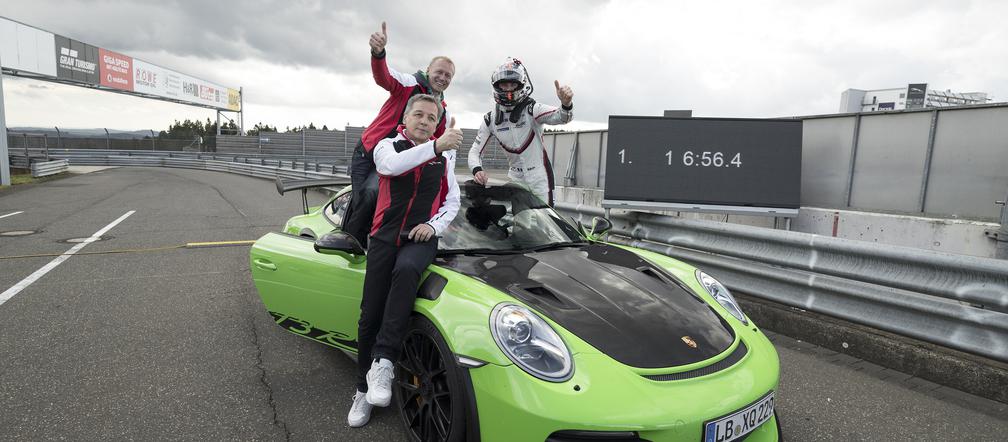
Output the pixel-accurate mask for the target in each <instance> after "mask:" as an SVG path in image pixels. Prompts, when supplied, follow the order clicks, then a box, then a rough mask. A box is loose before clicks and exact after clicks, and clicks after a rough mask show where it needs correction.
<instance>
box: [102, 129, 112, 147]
mask: <svg viewBox="0 0 1008 442" xmlns="http://www.w3.org/2000/svg"><path fill="white" fill-rule="evenodd" d="M102 129H105V150H112V141H111V140H110V139H109V133H108V128H102Z"/></svg>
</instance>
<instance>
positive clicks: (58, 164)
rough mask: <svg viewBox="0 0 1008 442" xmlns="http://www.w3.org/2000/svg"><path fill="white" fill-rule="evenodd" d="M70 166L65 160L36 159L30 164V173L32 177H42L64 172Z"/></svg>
mask: <svg viewBox="0 0 1008 442" xmlns="http://www.w3.org/2000/svg"><path fill="white" fill-rule="evenodd" d="M69 168H70V163H69V162H68V161H67V160H55V161H36V162H34V163H32V164H31V174H32V176H33V177H36V178H38V177H43V176H49V175H56V174H57V173H63V172H66V171H67V170H68V169H69Z"/></svg>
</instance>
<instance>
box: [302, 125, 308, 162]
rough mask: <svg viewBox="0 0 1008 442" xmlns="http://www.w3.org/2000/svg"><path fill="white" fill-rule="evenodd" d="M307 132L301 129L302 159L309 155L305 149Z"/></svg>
mask: <svg viewBox="0 0 1008 442" xmlns="http://www.w3.org/2000/svg"><path fill="white" fill-rule="evenodd" d="M307 132H308V129H307V128H301V158H304V157H305V156H306V154H307V153H308V150H307V149H306V148H305V134H306V133H307Z"/></svg>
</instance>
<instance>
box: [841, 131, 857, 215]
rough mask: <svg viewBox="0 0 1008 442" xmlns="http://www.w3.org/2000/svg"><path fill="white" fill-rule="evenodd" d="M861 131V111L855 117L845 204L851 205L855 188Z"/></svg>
mask: <svg viewBox="0 0 1008 442" xmlns="http://www.w3.org/2000/svg"><path fill="white" fill-rule="evenodd" d="M860 133H861V113H860V112H858V114H857V116H855V117H854V137H853V138H852V139H851V152H850V164H849V165H848V167H847V190H845V191H844V205H845V206H847V207H850V203H851V190H852V189H853V188H854V162H855V161H856V160H857V148H858V137H860Z"/></svg>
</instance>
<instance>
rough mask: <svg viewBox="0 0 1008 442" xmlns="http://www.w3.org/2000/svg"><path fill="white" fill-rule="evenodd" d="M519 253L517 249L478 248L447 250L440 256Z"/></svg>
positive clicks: (440, 251)
mask: <svg viewBox="0 0 1008 442" xmlns="http://www.w3.org/2000/svg"><path fill="white" fill-rule="evenodd" d="M515 252H518V250H515V249H489V248H478V249H445V250H438V252H437V254H438V255H510V254H512V253H515Z"/></svg>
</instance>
